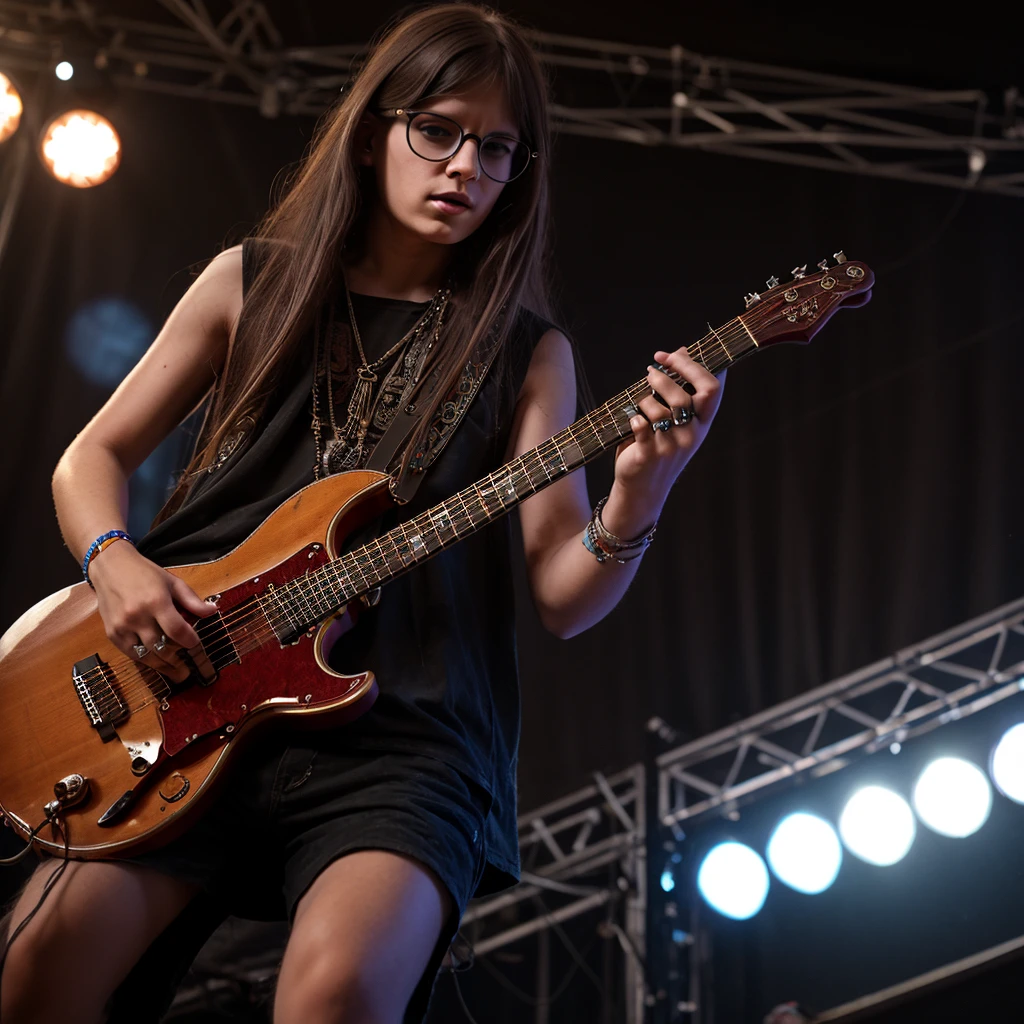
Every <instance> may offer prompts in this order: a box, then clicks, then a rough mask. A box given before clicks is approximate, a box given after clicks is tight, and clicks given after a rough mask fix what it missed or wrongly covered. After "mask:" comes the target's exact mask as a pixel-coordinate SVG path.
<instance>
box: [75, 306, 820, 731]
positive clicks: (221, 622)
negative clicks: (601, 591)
mask: <svg viewBox="0 0 1024 1024" xmlns="http://www.w3.org/2000/svg"><path fill="white" fill-rule="evenodd" d="M805 301H806V300H805ZM765 312H768V313H769V315H768V316H762V315H761V314H763V313H765ZM744 315H745V316H747V317H748V318H749V319H750V320H751V321H752V322H753V326H754V328H755V329H757V330H761V329H763V328H764V327H765V326H768V325H769V324H770V323H772V322H773V321H778V320H781V319H782V317H783V316H784V315H785V314H783V313H782V312H778V313H776V312H775V311H774V310H771V311H769V310H768V309H767V308H763V309H761V310H757V311H756V312H755V313H754V314H751V313H750V312H749V311H748V312H747V313H746V314H744ZM734 321H735V322H736V323H737V324H738V326H732V324H733V321H730V322H729V323H728V324H726V325H724V326H723V327H721V328H719V329H718V331H715V330H714V329H713V328H712V331H711V334H710V335H705V336H704V337H703V338H699V339H697V341H696V342H694V343H693V344H692V345H691V346H688V348H696V350H697V359H698V361H699V362H701V363H702V364H703V365H704V366H705V368H706V369H708V370H709V371H711V372H713V373H714V372H719V370H720V369H721V368H723V367H718V366H712V365H710V360H709V359H706V358H705V357H704V351H703V349H704V345H705V344H706V343H709V342H710V340H711V338H712V336H713V337H714V338H715V340H716V341H718V342H719V344H721V346H722V349H723V351H724V352H725V354H726V357H727V359H728V363H727V364H726V365H729V364H731V363H734V362H736V361H737V360H738V359H739V358H741V357H742V356H744V355H748V354H750V353H751V352H752V351H753V349H752V348H751V347H750V346H749V345H746V343H747V342H748V341H751V342H753V344H754V346H755V347H756V346H757V342H756V341H755V340H754V339H753V337H752V334H753V332H752V331H751V330H750V327H751V325H750V324H747V323H746V322H745V321H744V319H743V315H741V316H738V317H735V318H734ZM757 321H760V322H757ZM723 336H725V337H726V338H727V339H728V342H730V343H733V344H734V343H735V342H737V341H741V342H743V343H744V345H746V347H745V348H744V349H743V350H741V351H740V352H738V353H736V354H734V353H733V351H732V348H731V347H730V344H726V342H725V341H724V340H723ZM647 390H649V384H648V382H647V380H646V378H645V379H643V380H641V381H639V382H637V383H636V384H634V385H631V386H630V387H629V388H627V389H625V391H624V392H622V393H620V396H621V395H626V396H627V397H628V398H631V399H634V400H635V399H636V396H634V395H633V392H637V393H638V394H639V393H646V392H647ZM620 396H614V398H613V399H611V400H609V401H607V402H605V403H604V404H603V405H601V406H599V407H598V408H597V409H595V410H593V412H591V413H590V414H588V415H587V416H584V417H582V418H581V419H580V420H578V421H576V423H574V424H571V425H570V426H569V427H567V428H565V429H564V430H562V431H560V432H559V433H558V434H556V435H554V437H552V438H549V439H548V440H547V441H545V442H543V443H542V444H541V445H539V446H537V447H536V448H534V449H532V450H531V451H530V452H526V453H524V455H523V456H520V458H519V459H517V460H515V462H513V463H510V464H509V465H508V466H507V467H500V468H499V469H498V470H496V471H495V473H492V474H490V475H489V476H488V477H485V478H484V479H483V480H481V481H478V482H477V483H475V484H473V485H471V486H470V487H469V488H466V489H464V491H462V492H459V493H458V494H456V495H454V496H453V497H452V498H451V499H448V500H447V501H445V502H442V503H441V508H442V512H441V513H440V516H441V517H442V518H443V519H444V520H446V521H447V522H448V523H450V524H452V525H451V534H452V536H451V537H449V538H445V537H444V535H443V534H442V532H441V529H440V528H439V527H438V526H437V524H436V520H437V518H438V516H439V513H437V512H436V511H435V510H428V511H427V513H423V514H421V516H419V517H416V519H414V520H410V521H409V522H407V523H403V524H401V525H400V526H399V527H396V528H395V530H393V531H389V533H388V534H385V536H384V537H383V538H381V539H380V540H378V541H377V542H376V546H377V547H378V549H379V552H380V554H379V556H377V557H374V556H373V555H372V554H368V553H367V549H368V548H369V547H370V546H369V545H364V547H363V548H361V549H356V551H354V552H349V553H348V554H347V555H343V556H341V557H340V558H338V559H336V560H334V561H331V562H328V563H325V564H324V565H321V566H319V567H318V568H317V569H316V570H315V571H314V573H313V576H312V578H311V577H310V574H309V572H307V573H305V574H303V575H302V576H300V577H296V578H295V579H294V580H290V581H288V582H287V583H285V584H283V585H282V586H281V587H280V589H279V590H278V591H277V593H276V594H275V595H273V597H272V598H271V600H274V601H275V603H276V604H277V610H278V611H279V612H280V613H281V616H283V619H284V622H283V623H282V620H281V616H274V617H272V616H271V615H269V614H268V613H267V610H266V608H265V606H264V602H263V600H262V599H261V598H260V597H258V596H255V595H254V596H253V597H250V598H248V599H246V600H244V601H243V602H241V603H240V604H239V605H237V606H235V608H233V609H232V610H231V613H230V614H229V615H228V616H221V617H220V618H219V619H217V620H215V621H213V622H211V623H210V624H209V628H210V629H212V630H214V631H217V632H223V633H224V634H225V636H224V638H223V640H222V641H221V642H220V644H219V646H217V645H214V646H213V647H211V648H209V649H207V648H206V647H205V646H204V647H203V650H204V652H205V654H206V657H207V658H209V659H210V661H211V662H213V661H215V660H217V659H218V658H219V657H221V656H222V655H224V654H226V653H228V652H231V651H233V652H234V653H235V654H237V655H238V657H239V660H240V658H241V656H242V655H243V654H248V653H250V652H251V651H254V650H257V649H258V648H259V647H261V646H263V645H264V644H265V643H267V642H269V641H270V640H271V639H272V638H279V634H278V632H277V629H276V628H275V618H276V624H277V625H282V624H283V625H286V626H287V627H288V629H290V630H294V629H295V626H294V625H293V624H292V622H291V615H290V614H289V612H290V611H293V612H298V611H301V609H300V607H299V605H298V604H297V601H302V600H304V601H305V602H306V605H307V607H308V609H309V611H310V612H312V613H313V616H312V620H311V628H316V627H317V625H318V622H319V620H321V619H322V618H326V617H329V616H330V615H331V613H332V611H335V610H336V609H338V608H341V607H344V605H345V604H347V603H348V602H349V601H351V600H352V599H354V597H355V596H357V593H358V591H357V592H356V593H353V594H351V595H349V594H347V587H342V588H341V590H340V591H338V590H337V588H335V587H331V588H330V589H329V590H328V591H327V593H328V594H329V595H330V596H331V598H332V601H334V602H336V603H334V604H333V606H332V607H331V608H328V609H326V610H325V609H318V608H316V607H314V606H313V604H312V603H311V602H310V600H309V598H308V596H307V595H306V593H305V592H304V591H303V590H302V588H301V587H300V588H299V590H298V591H297V592H295V593H294V594H292V593H286V594H285V597H286V600H287V602H288V603H287V604H282V603H281V600H280V597H281V593H282V591H285V592H287V591H288V590H289V588H292V587H294V585H295V584H296V583H299V582H300V581H301V582H303V583H306V584H307V587H308V585H309V584H313V585H314V586H315V587H319V588H321V590H322V589H323V586H324V584H327V585H328V586H329V585H330V584H331V583H332V582H333V583H336V582H338V580H339V577H340V579H342V580H345V581H347V582H348V583H349V584H351V581H352V579H353V576H354V574H355V573H356V572H358V575H360V576H363V582H364V585H365V584H369V585H366V586H365V589H364V590H363V591H362V592H365V591H366V590H371V589H374V587H375V586H379V585H380V584H381V583H382V582H384V579H383V578H382V577H381V576H380V569H381V568H383V569H384V570H385V573H387V571H388V570H391V569H393V568H394V565H393V561H392V559H393V557H394V556H393V555H388V554H387V553H386V551H385V548H384V547H383V546H382V544H381V541H387V542H388V543H390V546H391V548H392V549H393V552H394V555H397V556H398V558H399V560H400V562H401V567H400V570H399V571H405V570H406V569H409V568H412V567H413V566H415V565H416V564H418V563H419V561H420V560H421V558H422V556H421V554H420V553H419V552H416V553H413V555H412V561H411V562H410V563H406V562H405V559H404V557H403V555H402V550H401V549H400V548H399V546H398V543H396V540H395V539H394V538H393V537H392V534H394V533H399V534H400V535H401V542H402V543H403V545H405V546H406V547H405V550H408V545H410V544H411V541H410V538H409V536H408V534H407V532H406V531H407V529H408V527H409V526H410V525H415V526H416V527H417V528H418V532H417V533H416V534H414V535H413V536H414V537H418V538H419V539H420V540H421V542H422V535H423V534H424V533H428V534H429V530H428V529H427V528H426V522H418V520H426V521H427V522H429V523H430V527H431V528H432V529H433V531H434V533H435V534H436V537H435V539H436V540H437V541H439V543H438V544H437V546H436V547H435V548H434V549H433V550H431V548H430V546H429V544H423V546H422V551H423V553H425V554H426V556H427V557H431V556H432V555H434V554H436V553H437V552H438V551H440V550H443V549H444V547H445V546H446V545H447V544H448V543H450V542H451V541H452V540H454V541H458V540H461V539H463V538H462V536H460V532H459V531H460V529H462V528H464V527H466V526H468V527H470V528H471V529H476V528H478V527H480V526H483V525H484V523H485V522H490V521H491V519H492V518H493V517H494V516H493V514H494V512H499V513H500V512H503V511H504V510H505V508H506V507H508V506H506V505H505V503H504V501H503V500H502V499H501V497H500V492H499V491H498V488H497V487H496V486H495V485H496V483H497V481H496V480H494V479H493V478H494V476H495V474H498V475H499V476H503V477H505V478H507V480H508V482H509V483H510V484H511V485H512V495H513V496H514V498H515V502H516V503H518V502H519V501H522V500H524V498H525V497H528V496H529V495H530V494H532V493H536V491H535V490H533V489H532V488H537V489H540V488H541V487H543V486H545V485H546V484H547V483H550V482H553V480H554V479H556V478H560V477H561V476H562V475H567V474H568V473H569V472H572V471H574V470H575V469H576V468H578V465H577V466H574V467H572V469H568V468H566V465H565V462H564V459H562V458H561V449H562V447H563V446H564V442H563V443H558V440H557V439H558V438H560V437H563V436H564V440H565V441H569V440H571V441H574V442H576V444H577V447H578V448H579V449H580V450H581V452H583V453H584V457H585V459H584V461H585V460H586V458H588V457H593V456H594V455H597V454H600V452H601V451H604V450H606V449H607V447H610V445H611V444H613V443H615V440H612V441H610V442H608V441H606V439H605V438H604V437H603V436H602V434H603V433H604V432H605V431H606V430H608V429H609V428H613V427H614V428H618V427H620V426H621V424H620V422H619V417H618V415H617V412H616V410H614V409H613V408H612V406H613V404H619V403H616V402H615V399H616V398H619V397H620ZM618 412H621V410H618ZM579 427H586V428H589V429H590V430H591V431H593V433H594V435H595V438H596V439H597V440H598V442H599V443H600V447H599V448H597V449H595V450H593V451H590V452H587V451H585V449H584V446H583V445H582V444H580V443H579V440H578V438H577V437H576V436H575V433H576V428H579ZM628 436H629V433H628V432H627V433H622V434H619V435H618V439H625V438H626V437H628ZM552 452H554V453H555V454H558V455H559V461H560V463H561V465H560V467H557V468H556V474H557V477H553V476H552V475H551V474H550V473H548V471H547V467H546V465H545V461H544V460H545V457H546V456H548V455H550V454H551V453H552ZM531 456H532V457H533V458H534V460H535V461H536V462H537V464H538V465H539V466H540V468H541V470H543V472H544V473H545V476H546V477H547V479H546V480H541V481H535V480H534V478H533V476H532V469H531V468H530V467H529V465H528V460H529V458H530V457H531ZM516 463H520V466H519V467H518V469H513V468H512V467H514V466H515V464H516ZM516 472H520V473H521V477H520V480H519V483H522V482H524V481H525V482H526V483H527V484H528V493H527V494H524V495H522V496H520V494H519V488H518V486H517V483H516V480H515V474H516ZM481 488H482V489H481ZM488 488H489V489H490V490H491V491H492V492H493V493H494V494H495V495H497V496H498V501H499V507H498V508H497V509H492V508H491V507H490V505H489V503H488V499H487V498H485V497H484V495H483V491H486V490H487V489H488ZM468 491H476V497H477V499H478V501H479V503H480V507H481V509H482V511H483V513H484V518H483V520H481V522H479V523H477V522H476V521H475V520H474V518H473V512H472V511H471V509H470V508H469V507H467V506H466V504H465V497H464V495H465V494H466V492H468ZM454 500H458V501H459V502H460V503H461V504H462V506H463V514H459V513H456V515H455V516H453V515H452V514H451V511H450V510H449V509H448V508H447V506H448V505H449V503H450V502H452V501H454ZM431 512H433V513H434V514H433V515H430V513H431ZM346 561H348V562H349V565H348V566H347V567H345V566H344V563H345V562H346ZM360 562H362V563H363V566H364V567H365V566H366V563H367V562H368V563H369V568H370V569H371V570H372V571H373V572H376V573H377V575H378V578H377V579H373V580H371V579H368V578H367V576H366V575H365V573H364V572H363V571H362V568H361V567H360ZM339 563H342V564H341V566H339ZM339 568H341V571H340V572H339ZM328 570H329V571H328ZM325 573H326V576H325ZM331 577H334V579H333V580H332V579H331ZM390 578H394V577H393V576H391V577H390ZM319 596H321V597H322V596H324V595H323V593H321V594H320V595H319ZM254 605H256V606H257V607H256V608H254V607H253V606H254ZM261 612H262V615H263V619H264V622H263V623H262V624H260V623H259V613H261ZM247 617H248V618H250V620H251V619H252V618H253V617H255V618H256V620H257V625H256V628H255V629H250V630H249V631H248V632H247V633H246V634H245V640H246V641H248V642H246V643H241V642H240V639H241V638H236V636H235V635H233V634H232V627H233V626H235V624H236V623H238V622H240V621H242V620H244V619H245V618H247ZM296 618H297V619H298V621H299V624H300V626H305V625H306V624H305V623H303V622H302V616H301V615H297V616H296ZM303 631H305V630H303ZM197 632H198V630H197ZM286 635H287V631H286ZM254 640H255V641H256V643H255V644H253V643H252V641H254ZM201 645H202V641H201ZM190 650H195V648H191V649H190ZM225 667H226V666H225ZM111 668H113V669H115V672H114V674H115V678H116V679H117V682H118V689H119V690H120V692H121V694H122V697H119V696H118V695H117V694H116V693H115V692H114V691H113V687H112V686H111V685H110V681H109V679H107V678H106V675H105V673H104V670H103V669H99V668H97V669H94V670H90V672H88V673H83V675H82V676H81V677H80V678H82V679H83V680H84V681H87V682H88V681H94V680H95V679H96V678H97V676H98V677H99V678H100V680H101V681H102V682H104V683H105V684H106V685H107V686H108V688H109V689H110V690H111V696H110V698H109V700H103V699H102V698H101V699H100V700H96V698H95V695H92V696H93V698H94V701H95V703H96V705H97V708H98V709H102V710H106V711H108V712H109V711H114V712H123V710H128V711H132V710H138V709H139V708H141V707H145V706H146V705H147V704H149V703H153V702H154V701H155V700H158V699H159V700H162V699H164V698H166V697H167V696H170V695H172V694H173V687H172V686H171V684H169V683H168V682H167V681H166V680H165V679H164V677H163V676H162V675H161V674H160V673H159V672H158V671H157V670H156V669H152V668H150V667H149V666H146V665H140V664H139V663H138V662H135V661H134V660H132V659H128V658H125V659H123V660H122V661H121V662H120V664H119V665H118V664H117V663H116V662H115V665H114V666H111V665H109V664H108V669H111ZM117 669H120V670H119V671H117ZM143 670H145V674H144V671H143ZM129 673H130V674H131V675H135V676H137V681H136V680H132V679H130V678H129ZM147 676H155V677H156V680H159V681H160V683H162V686H161V687H160V690H161V691H162V692H158V691H157V690H154V687H153V685H152V682H155V680H153V681H152V682H151V681H150V680H148V679H147ZM133 682H134V683H135V685H134V686H133V685H132V684H133ZM138 683H141V684H142V685H141V686H139V685H138ZM140 693H144V694H146V696H147V699H146V700H145V701H144V702H143V703H142V704H141V705H138V706H136V707H134V708H133V707H132V705H131V701H132V699H133V698H134V697H137V696H139V694H140Z"/></svg>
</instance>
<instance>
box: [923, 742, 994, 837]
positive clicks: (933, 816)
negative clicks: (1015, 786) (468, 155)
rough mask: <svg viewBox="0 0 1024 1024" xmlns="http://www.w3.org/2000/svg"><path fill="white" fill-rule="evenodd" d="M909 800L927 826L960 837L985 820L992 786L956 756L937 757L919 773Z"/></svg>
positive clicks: (975, 766) (976, 770)
mask: <svg viewBox="0 0 1024 1024" xmlns="http://www.w3.org/2000/svg"><path fill="white" fill-rule="evenodd" d="M913 801H914V810H915V811H917V816H918V817H919V818H920V819H921V820H922V821H923V822H924V823H925V824H926V825H927V826H928V827H929V828H930V829H932V830H933V831H935V832H939V833H941V834H942V835H944V836H955V837H956V838H960V839H962V838H963V837H964V836H969V835H972V834H973V833H975V832H977V831H978V829H979V828H981V826H982V825H984V824H985V822H986V821H987V820H988V814H989V811H991V810H992V787H991V786H990V785H989V784H988V779H986V778H985V773H984V772H983V771H982V770H981V769H980V768H979V767H978V766H977V765H975V764H971V762H970V761H965V760H963V759H962V758H959V757H940V758H938V759H937V760H935V761H932V763H931V764H930V765H928V767H927V768H925V770H924V771H923V772H921V777H920V778H919V779H918V780H917V785H915V786H914V794H913Z"/></svg>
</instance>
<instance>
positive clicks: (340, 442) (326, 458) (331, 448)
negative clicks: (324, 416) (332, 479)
mask: <svg viewBox="0 0 1024 1024" xmlns="http://www.w3.org/2000/svg"><path fill="white" fill-rule="evenodd" d="M345 444H346V442H345V438H343V437H338V435H337V434H335V435H334V438H333V439H332V440H330V441H328V442H327V447H326V448H324V454H323V458H322V459H321V460H320V463H321V465H322V466H323V470H324V472H325V473H331V472H333V470H332V469H331V463H332V462H334V460H335V458H336V455H337V454H338V453H340V452H341V450H342V449H344V448H345Z"/></svg>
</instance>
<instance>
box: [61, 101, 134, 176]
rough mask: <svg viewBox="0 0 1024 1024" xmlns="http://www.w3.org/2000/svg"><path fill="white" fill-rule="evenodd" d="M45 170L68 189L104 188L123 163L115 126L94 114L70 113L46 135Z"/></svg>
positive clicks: (86, 111)
mask: <svg viewBox="0 0 1024 1024" xmlns="http://www.w3.org/2000/svg"><path fill="white" fill-rule="evenodd" d="M41 153H42V157H43V163H44V164H45V165H46V169H47V170H48V171H49V172H50V173H51V174H52V175H53V176H54V177H55V178H56V179H57V180H58V181H61V182H63V183H64V184H65V185H73V186H74V187H75V188H89V187H90V186H92V185H102V184H103V182H105V181H106V180H107V178H109V177H110V176H111V175H112V174H113V173H114V171H116V170H117V165H118V164H119V163H120V161H121V140H120V139H119V138H118V137H117V132H115V131H114V126H113V125H112V124H111V123H110V122H109V121H108V120H107V119H106V118H105V117H101V116H100V115H99V114H96V113H93V111H91V110H69V111H68V112H67V113H66V114H61V116H60V117H58V118H56V119H54V120H53V121H51V122H50V124H49V125H47V128H46V131H45V132H44V133H43V142H42V147H41Z"/></svg>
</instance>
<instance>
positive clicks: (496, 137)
mask: <svg viewBox="0 0 1024 1024" xmlns="http://www.w3.org/2000/svg"><path fill="white" fill-rule="evenodd" d="M378 113H380V114H383V115H384V116H385V117H402V116H403V115H404V116H405V117H407V118H408V119H409V123H408V124H407V125H406V126H405V139H406V141H407V142H408V143H409V148H410V149H411V150H412V151H413V152H414V153H415V154H416V155H417V156H418V157H421V158H422V159H424V160H431V161H433V162H434V163H440V162H441V161H442V160H451V158H452V157H453V156H455V154H456V153H458V151H459V150H460V149H462V144H463V143H464V142H465V141H466V139H473V140H474V141H475V142H476V145H477V152H478V153H479V157H480V170H482V171H483V172H484V174H486V175H487V177H488V178H490V179H491V180H492V181H500V182H508V181H512V179H513V178H518V177H519V175H520V174H522V173H523V171H525V170H526V168H527V167H529V165H530V161H531V160H533V159H536V157H537V154H536V153H535V152H533V151H532V150H531V149H530V147H529V146H528V145H527V144H526V143H525V142H523V141H522V139H516V138H513V136H511V135H504V134H502V133H501V132H491V133H490V134H488V135H485V136H484V137H483V138H482V139H481V138H480V136H479V135H474V134H473V133H472V132H467V131H466V130H465V129H464V128H463V127H462V125H461V124H459V122H458V121H455V120H453V119H452V118H450V117H445V116H444V114H435V113H433V112H431V111H429V110H405V109H403V108H402V107H398V108H396V109H393V110H380V111H378Z"/></svg>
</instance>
